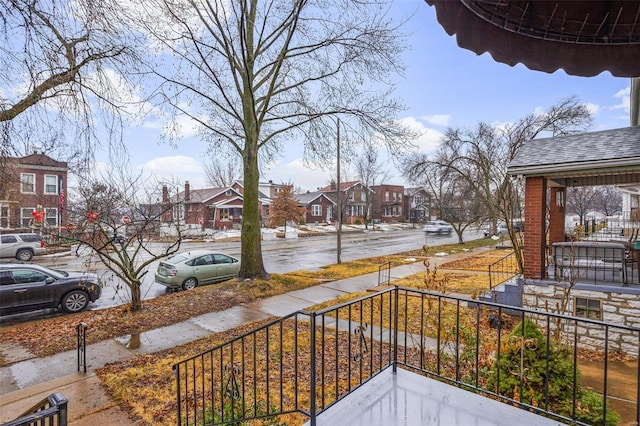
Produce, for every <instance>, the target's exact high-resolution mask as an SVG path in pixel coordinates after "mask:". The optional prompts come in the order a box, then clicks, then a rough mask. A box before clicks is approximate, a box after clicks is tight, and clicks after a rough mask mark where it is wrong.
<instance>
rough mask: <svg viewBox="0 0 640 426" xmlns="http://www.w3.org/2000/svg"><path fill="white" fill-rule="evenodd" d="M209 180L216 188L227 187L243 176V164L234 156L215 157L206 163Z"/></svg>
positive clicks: (205, 170)
mask: <svg viewBox="0 0 640 426" xmlns="http://www.w3.org/2000/svg"><path fill="white" fill-rule="evenodd" d="M204 172H205V175H206V177H207V182H208V183H209V184H210V185H212V186H213V187H215V188H226V187H228V186H231V184H232V183H233V182H234V181H236V180H239V179H241V178H242V166H241V165H240V163H238V162H237V161H236V160H235V159H234V158H224V159H222V158H217V157H216V158H214V157H212V158H211V159H210V161H209V162H206V163H205V164H204Z"/></svg>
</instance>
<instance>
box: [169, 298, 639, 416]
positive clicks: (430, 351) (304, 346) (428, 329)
mask: <svg viewBox="0 0 640 426" xmlns="http://www.w3.org/2000/svg"><path fill="white" fill-rule="evenodd" d="M514 312H515V314H513V313H514ZM585 325H588V326H589V329H590V330H594V329H595V330H597V332H589V333H583V330H584V328H585ZM622 336H625V337H622ZM596 341H598V342H599V344H595V345H594V342H596ZM639 344H640V329H636V328H630V327H624V326H618V325H614V324H606V323H602V322H598V321H594V320H589V319H585V318H576V317H567V316H560V315H554V314H551V313H544V312H538V311H532V310H527V309H522V308H514V307H511V306H503V305H498V304H495V303H490V302H479V301H470V300H468V299H464V298H458V297H454V296H446V295H442V294H435V293H429V292H424V291H418V290H414V289H407V288H399V287H395V288H393V289H388V290H385V291H381V292H379V293H375V294H372V295H369V296H366V297H362V298H359V299H355V300H353V301H350V302H346V303H343V304H341V305H337V306H333V307H330V308H327V309H323V310H320V311H317V312H307V311H299V312H296V313H294V314H292V315H289V316H287V317H283V318H281V319H279V320H277V321H273V322H270V323H268V324H266V325H264V326H262V327H260V328H258V329H256V330H254V331H252V332H250V333H247V334H244V335H242V336H239V337H237V338H235V339H233V340H231V341H229V342H227V343H225V344H223V345H220V346H217V347H215V348H213V349H211V350H209V351H206V352H203V353H201V354H199V355H197V356H194V357H192V358H189V359H187V360H184V361H182V362H180V363H177V364H175V365H174V367H173V370H174V374H175V379H176V384H177V423H178V425H196V424H197V425H201V424H207V425H209V424H230V423H236V422H240V421H245V420H250V419H260V418H272V417H275V416H278V415H282V414H289V415H299V416H302V417H304V418H305V419H307V418H308V419H309V420H310V424H311V425H312V426H313V425H315V423H316V417H317V415H318V414H320V413H322V412H323V411H325V410H327V409H328V408H330V407H331V406H333V405H334V404H336V403H338V402H339V401H340V400H341V399H343V398H344V397H346V396H347V395H348V394H349V393H351V392H352V391H354V390H355V389H357V388H358V387H360V386H362V385H364V384H365V383H366V382H368V381H369V380H370V379H372V378H373V377H375V376H376V375H377V374H379V373H380V372H381V371H383V370H385V369H387V368H392V369H394V370H395V369H396V368H398V367H402V368H405V369H407V370H410V371H413V372H415V373H417V374H421V375H425V376H427V377H431V378H433V379H436V380H441V381H444V382H447V383H450V384H453V385H456V386H458V387H461V388H464V389H467V390H470V391H473V392H476V393H480V394H483V395H485V396H487V397H490V398H495V399H498V400H501V401H505V402H508V403H510V404H512V405H516V406H519V407H521V408H524V409H527V410H530V411H533V412H536V413H539V414H542V415H545V416H547V417H551V418H554V419H557V420H559V421H563V422H567V423H572V424H578V425H586V424H589V423H590V422H591V419H592V418H596V417H597V418H598V419H599V420H598V421H597V422H598V423H600V424H607V418H609V420H613V419H614V417H615V416H616V414H614V412H613V410H612V408H611V405H612V404H614V405H615V408H616V409H621V411H623V412H624V413H626V415H627V416H630V417H631V418H628V419H625V421H629V422H638V420H639V419H640V412H639V405H638V395H639V394H640V390H639V389H638V380H637V378H638V371H639V368H638V355H639V354H638V353H637V351H638V350H639V349H638V348H639V347H640V346H639ZM630 347H631V348H634V349H633V350H634V351H635V352H633V353H625V352H624V351H625V350H628V348H630ZM623 356H624V357H626V358H625V366H626V367H625V368H626V369H627V374H628V376H629V377H631V378H632V379H633V381H634V385H633V386H631V387H627V390H626V391H627V392H631V396H629V395H627V396H626V397H621V396H620V395H617V394H615V391H616V389H618V388H617V387H616V386H614V383H613V380H612V379H611V374H612V373H611V365H612V360H613V359H618V358H619V357H623ZM584 359H589V360H590V362H596V363H597V368H598V374H599V377H600V378H601V380H598V383H597V384H596V385H594V384H590V389H587V388H586V387H584V386H582V384H581V382H580V371H579V370H580V366H579V365H580V364H581V363H582V362H583V360H584ZM594 360H596V361H594ZM592 367H593V366H592ZM620 407H621V408H620ZM629 413H631V414H629ZM589 416H592V417H589ZM593 416H596V417H593Z"/></svg>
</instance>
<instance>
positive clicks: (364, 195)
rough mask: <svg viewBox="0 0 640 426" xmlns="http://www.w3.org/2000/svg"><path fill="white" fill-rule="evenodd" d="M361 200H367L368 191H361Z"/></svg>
mask: <svg viewBox="0 0 640 426" xmlns="http://www.w3.org/2000/svg"><path fill="white" fill-rule="evenodd" d="M360 201H367V193H366V192H364V191H362V192H361V193H360Z"/></svg>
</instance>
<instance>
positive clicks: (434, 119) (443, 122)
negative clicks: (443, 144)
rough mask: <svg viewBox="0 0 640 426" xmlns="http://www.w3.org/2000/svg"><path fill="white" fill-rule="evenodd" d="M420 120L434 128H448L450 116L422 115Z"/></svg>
mask: <svg viewBox="0 0 640 426" xmlns="http://www.w3.org/2000/svg"><path fill="white" fill-rule="evenodd" d="M420 118H421V119H422V120H424V121H426V122H427V123H429V124H434V125H436V126H448V125H449V122H450V121H451V115H449V114H434V115H423V116H422V117H420Z"/></svg>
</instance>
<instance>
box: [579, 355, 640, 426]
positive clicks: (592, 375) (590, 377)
mask: <svg viewBox="0 0 640 426" xmlns="http://www.w3.org/2000/svg"><path fill="white" fill-rule="evenodd" d="M578 366H579V369H580V377H581V381H580V382H581V383H582V386H584V387H586V388H588V389H593V390H594V391H596V392H598V393H599V394H602V392H603V388H602V387H603V384H604V376H603V371H604V368H603V366H604V363H603V361H580V362H579V363H578ZM607 367H608V370H609V375H608V377H607V387H608V390H607V396H608V398H607V406H608V407H610V408H611V409H612V410H613V411H615V412H616V413H618V415H619V416H620V422H619V423H618V425H619V426H631V425H636V424H637V423H636V409H637V407H636V399H637V398H636V392H637V390H638V381H637V380H638V363H637V362H634V361H609V364H608V366H607Z"/></svg>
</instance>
